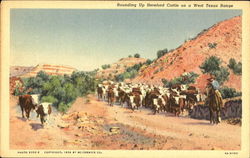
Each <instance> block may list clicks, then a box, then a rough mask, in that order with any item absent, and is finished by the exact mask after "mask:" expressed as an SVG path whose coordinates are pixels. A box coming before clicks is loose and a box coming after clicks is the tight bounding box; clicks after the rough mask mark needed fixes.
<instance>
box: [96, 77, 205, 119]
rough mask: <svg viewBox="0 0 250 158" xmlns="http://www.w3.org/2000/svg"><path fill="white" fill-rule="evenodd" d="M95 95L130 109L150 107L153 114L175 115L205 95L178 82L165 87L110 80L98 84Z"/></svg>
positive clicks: (190, 107) (203, 98)
mask: <svg viewBox="0 0 250 158" xmlns="http://www.w3.org/2000/svg"><path fill="white" fill-rule="evenodd" d="M97 95H98V99H99V100H103V101H107V102H108V104H109V105H110V106H113V105H114V103H118V104H120V105H122V107H124V105H127V106H128V107H129V108H131V109H132V110H135V109H138V108H139V107H145V108H150V109H152V110H153V112H154V114H156V113H159V112H160V111H165V112H170V113H174V114H175V116H179V114H180V113H182V112H184V110H190V109H192V108H193V107H194V106H195V105H197V104H198V103H199V102H204V101H205V99H206V95H205V94H203V93H200V91H199V89H197V88H196V87H194V86H189V87H188V86H187V85H180V84H179V85H174V86H172V87H171V88H165V87H161V86H158V87H156V86H150V85H146V84H131V83H129V84H127V83H123V82H120V83H114V82H112V81H109V82H104V83H102V84H99V85H98V87H97Z"/></svg>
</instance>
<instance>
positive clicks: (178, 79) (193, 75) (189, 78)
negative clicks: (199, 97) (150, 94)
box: [161, 72, 199, 87]
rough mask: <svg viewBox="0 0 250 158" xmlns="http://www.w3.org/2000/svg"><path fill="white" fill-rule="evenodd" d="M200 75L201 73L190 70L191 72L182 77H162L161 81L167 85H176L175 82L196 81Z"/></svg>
mask: <svg viewBox="0 0 250 158" xmlns="http://www.w3.org/2000/svg"><path fill="white" fill-rule="evenodd" d="M198 76H199V75H198V74H196V73H194V72H189V73H187V74H185V75H182V76H180V77H176V78H174V79H172V80H170V81H169V80H167V79H162V80H161V81H162V83H163V85H164V86H165V87H171V86H172V85H175V84H186V85H189V84H191V83H195V80H196V78H197V77H198Z"/></svg>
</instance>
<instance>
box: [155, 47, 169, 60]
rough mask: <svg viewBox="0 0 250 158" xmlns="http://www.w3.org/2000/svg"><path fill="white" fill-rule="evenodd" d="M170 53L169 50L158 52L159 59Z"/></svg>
mask: <svg viewBox="0 0 250 158" xmlns="http://www.w3.org/2000/svg"><path fill="white" fill-rule="evenodd" d="M167 53H168V49H167V48H166V49H163V50H159V51H157V58H160V57H162V56H163V55H165V54H167Z"/></svg>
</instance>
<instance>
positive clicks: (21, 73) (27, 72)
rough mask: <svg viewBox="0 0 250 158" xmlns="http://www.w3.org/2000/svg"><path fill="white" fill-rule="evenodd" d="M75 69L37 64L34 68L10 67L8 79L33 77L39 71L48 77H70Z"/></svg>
mask: <svg viewBox="0 0 250 158" xmlns="http://www.w3.org/2000/svg"><path fill="white" fill-rule="evenodd" d="M76 70H77V69H75V68H73V67H70V66H64V65H52V64H38V65H37V66H35V67H24V66H12V67H11V68H10V77H34V76H36V75H37V73H38V72H39V71H44V72H45V73H47V74H49V75H65V74H66V75H71V74H72V73H73V72H74V71H76Z"/></svg>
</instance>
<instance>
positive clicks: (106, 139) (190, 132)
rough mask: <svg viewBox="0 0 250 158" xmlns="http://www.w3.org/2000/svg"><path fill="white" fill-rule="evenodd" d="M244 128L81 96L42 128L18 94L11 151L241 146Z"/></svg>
mask: <svg viewBox="0 0 250 158" xmlns="http://www.w3.org/2000/svg"><path fill="white" fill-rule="evenodd" d="M240 148H241V126H239V125H230V124H228V123H226V121H224V122H222V123H221V124H219V125H210V124H209V121H207V120H196V119H191V118H187V117H174V116H173V115H172V114H166V113H160V114H157V115H153V114H152V112H151V111H150V110H148V109H143V108H142V109H139V110H136V111H131V110H130V109H127V108H126V107H121V106H120V105H114V106H113V107H110V106H109V105H107V103H106V102H103V101H99V100H97V99H96V97H95V96H94V95H89V96H88V97H85V98H78V99H77V100H76V101H75V103H74V104H73V105H72V107H71V108H70V109H69V111H68V112H67V113H66V114H60V113H58V112H56V110H55V109H53V114H52V115H51V117H50V122H49V124H47V125H46V126H44V127H43V126H41V124H40V121H39V119H38V118H36V115H35V112H32V115H31V119H30V121H27V120H26V119H23V118H21V112H20V107H19V106H17V97H14V96H11V98H10V149H71V150H73V149H99V150H101V149H103V150H117V149H122V150H239V149H240Z"/></svg>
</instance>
